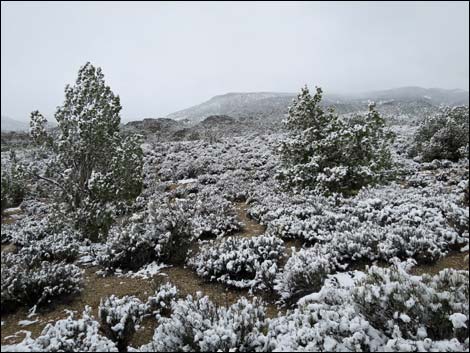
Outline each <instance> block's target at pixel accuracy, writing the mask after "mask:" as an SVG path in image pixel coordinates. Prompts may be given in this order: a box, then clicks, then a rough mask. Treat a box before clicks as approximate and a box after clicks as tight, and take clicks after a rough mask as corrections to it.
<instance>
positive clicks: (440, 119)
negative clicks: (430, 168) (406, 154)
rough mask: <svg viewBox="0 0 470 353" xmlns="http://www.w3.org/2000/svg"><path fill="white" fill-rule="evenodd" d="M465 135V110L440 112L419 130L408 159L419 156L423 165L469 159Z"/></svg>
mask: <svg viewBox="0 0 470 353" xmlns="http://www.w3.org/2000/svg"><path fill="white" fill-rule="evenodd" d="M468 134H469V115H468V106H458V107H453V108H450V107H445V108H442V109H441V110H440V111H439V113H438V114H436V115H434V116H431V117H429V118H427V119H426V120H425V121H424V122H423V123H422V124H421V125H420V126H419V128H418V131H417V132H416V134H415V136H414V144H413V146H412V148H411V150H410V155H411V156H416V155H418V156H420V157H421V159H422V161H424V162H431V161H432V160H434V159H448V160H451V161H456V160H458V159H460V158H464V157H466V158H468V143H469V140H468ZM465 150H467V153H465Z"/></svg>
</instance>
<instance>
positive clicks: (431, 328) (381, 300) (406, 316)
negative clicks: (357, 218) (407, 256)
mask: <svg viewBox="0 0 470 353" xmlns="http://www.w3.org/2000/svg"><path fill="white" fill-rule="evenodd" d="M468 285H469V276H468V272H466V271H455V270H450V269H447V270H444V271H441V272H440V273H439V274H438V275H436V276H433V277H431V276H429V275H423V276H422V278H421V277H413V276H411V275H409V274H408V273H406V272H405V271H404V270H403V269H402V268H401V267H400V266H393V267H392V268H391V269H384V268H379V267H372V268H371V269H370V270H369V272H368V275H367V277H366V278H365V279H364V280H362V281H360V282H359V283H358V284H357V286H356V287H355V288H354V289H353V291H352V294H353V298H354V301H355V303H356V305H357V307H358V308H359V310H360V313H361V314H362V315H364V317H365V318H367V320H368V321H369V323H370V324H371V325H373V326H374V327H377V328H381V329H382V330H383V331H384V332H385V333H386V334H387V335H389V336H392V335H397V332H398V333H399V335H400V337H404V338H407V339H415V338H416V337H419V336H420V335H425V337H429V338H431V339H433V340H442V339H450V338H452V337H455V338H458V339H459V340H460V341H461V342H463V341H464V340H465V339H468V331H467V330H466V327H467V326H468V315H469V309H468V300H469V287H468ZM463 317H465V320H462V318H463Z"/></svg>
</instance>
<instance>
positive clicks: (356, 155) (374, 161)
mask: <svg viewBox="0 0 470 353" xmlns="http://www.w3.org/2000/svg"><path fill="white" fill-rule="evenodd" d="M321 98H322V90H321V88H317V89H316V93H315V95H313V96H311V95H310V92H309V90H308V88H307V87H305V88H302V91H301V93H300V94H299V95H298V96H297V99H295V100H294V102H293V104H292V106H290V107H289V115H288V118H287V120H286V121H285V124H286V127H287V129H288V130H289V136H288V138H287V139H285V140H284V141H282V144H281V147H280V150H279V152H280V156H281V161H282V163H283V169H282V170H281V171H280V172H279V174H278V178H279V180H280V182H281V183H282V184H283V185H284V186H286V187H288V188H293V189H297V188H307V189H314V190H318V191H320V192H322V193H334V192H337V193H342V194H351V193H354V192H356V191H357V190H359V189H360V188H361V187H363V186H365V185H368V184H372V183H376V182H379V181H381V180H382V179H384V177H385V176H386V173H385V172H386V171H387V169H389V168H390V167H391V166H392V158H391V154H390V151H389V144H390V143H391V142H392V140H393V134H392V133H391V132H389V131H387V130H386V129H385V122H384V119H383V118H382V117H381V116H380V115H379V113H378V112H377V111H376V110H375V106H374V105H370V106H369V111H368V112H367V114H365V115H364V116H356V117H354V118H353V119H351V120H350V121H346V120H343V119H341V118H340V117H339V116H338V115H337V114H336V113H335V111H334V109H332V108H330V109H328V110H326V111H325V110H324V109H323V108H322V107H321V106H320V102H321Z"/></svg>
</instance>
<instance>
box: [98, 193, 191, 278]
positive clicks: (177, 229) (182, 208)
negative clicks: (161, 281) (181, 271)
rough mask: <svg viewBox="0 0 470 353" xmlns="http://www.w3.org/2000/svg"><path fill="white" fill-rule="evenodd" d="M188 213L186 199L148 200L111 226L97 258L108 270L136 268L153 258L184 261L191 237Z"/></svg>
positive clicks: (176, 261) (166, 260) (171, 261)
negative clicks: (144, 206) (142, 208)
mask: <svg viewBox="0 0 470 353" xmlns="http://www.w3.org/2000/svg"><path fill="white" fill-rule="evenodd" d="M191 213H192V211H191V208H190V204H189V202H188V201H186V200H174V201H173V202H170V201H168V200H164V201H162V200H150V201H149V202H148V204H147V209H146V211H145V212H143V213H141V214H135V215H134V216H133V217H132V218H130V219H128V220H127V223H126V224H124V225H116V226H114V227H112V228H111V230H110V232H109V236H108V241H107V242H106V246H105V248H104V249H103V251H102V252H101V253H100V254H99V255H98V262H99V263H100V265H101V266H103V267H105V268H106V269H108V270H113V269H116V268H121V269H125V270H136V269H139V268H140V267H142V266H143V265H145V264H148V263H150V262H152V261H155V260H158V261H162V262H166V263H171V264H180V263H184V262H185V261H186V255H187V253H188V250H189V247H190V244H191V242H192V240H193V235H192V225H191V217H190V216H191Z"/></svg>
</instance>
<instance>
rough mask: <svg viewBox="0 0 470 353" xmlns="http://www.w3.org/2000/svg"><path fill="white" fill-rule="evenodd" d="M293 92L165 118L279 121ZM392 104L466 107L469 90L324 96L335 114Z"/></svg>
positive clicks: (235, 97)
mask: <svg viewBox="0 0 470 353" xmlns="http://www.w3.org/2000/svg"><path fill="white" fill-rule="evenodd" d="M295 96H296V94H295V93H280V92H249V93H227V94H224V95H219V96H215V97H213V98H211V99H209V100H208V101H206V102H203V103H201V104H198V105H195V106H193V107H190V108H187V109H183V110H180V111H177V112H175V113H172V114H169V115H167V116H166V118H169V119H173V120H182V119H188V120H191V121H193V122H199V121H202V120H204V119H205V118H207V117H209V116H213V115H228V116H231V117H235V118H239V117H257V118H263V117H269V118H279V117H282V116H283V115H284V114H286V113H287V110H288V106H289V105H290V103H291V102H292V99H293V98H294V97H295ZM367 100H373V101H378V102H381V103H383V102H387V101H395V102H401V103H406V104H410V102H418V104H424V105H428V104H430V105H432V106H439V105H441V104H445V105H451V106H452V105H461V104H468V91H464V90H460V89H454V90H447V89H441V88H421V87H401V88H395V89H389V90H383V91H373V92H366V93H360V94H350V95H333V94H325V95H324V100H323V103H324V104H325V105H327V106H328V105H334V106H335V107H336V108H337V110H338V112H340V113H348V112H352V111H357V110H360V109H362V108H363V104H364V101H367Z"/></svg>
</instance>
